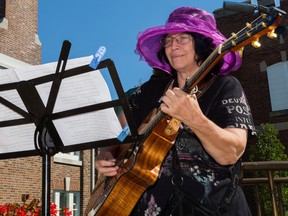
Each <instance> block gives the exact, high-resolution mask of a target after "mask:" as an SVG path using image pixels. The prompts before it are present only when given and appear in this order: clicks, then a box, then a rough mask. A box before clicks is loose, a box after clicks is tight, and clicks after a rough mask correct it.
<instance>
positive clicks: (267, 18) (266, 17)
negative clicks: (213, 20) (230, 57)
mask: <svg viewBox="0 0 288 216" xmlns="http://www.w3.org/2000/svg"><path fill="white" fill-rule="evenodd" d="M276 9H277V8H275V9H274V8H272V9H271V10H270V11H268V12H267V13H263V14H261V15H260V16H259V17H258V18H257V19H255V20H254V21H253V22H251V23H246V26H245V27H244V28H243V29H242V30H240V31H239V32H237V33H232V36H231V37H230V38H229V39H228V40H227V41H226V42H225V43H223V44H222V45H220V47H219V48H220V50H219V52H220V53H221V52H224V51H241V49H243V48H244V46H246V45H247V44H249V43H251V45H252V46H254V47H255V48H259V47H260V46H261V44H260V42H259V38H260V37H262V36H263V35H267V36H268V37H269V38H272V39H273V38H277V34H276V33H275V29H276V28H277V26H278V24H279V23H280V22H281V20H282V14H283V13H280V12H279V9H277V10H276ZM280 11H281V10H280ZM283 12H284V11H283ZM284 13H285V12H284Z"/></svg>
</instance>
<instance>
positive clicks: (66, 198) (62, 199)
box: [53, 191, 80, 216]
mask: <svg viewBox="0 0 288 216" xmlns="http://www.w3.org/2000/svg"><path fill="white" fill-rule="evenodd" d="M53 195H54V197H53V202H54V203H55V204H56V205H57V208H58V209H61V208H64V207H65V208H69V211H72V213H73V216H80V192H72V191H54V194H53ZM59 215H60V214H59V212H58V213H57V216H59Z"/></svg>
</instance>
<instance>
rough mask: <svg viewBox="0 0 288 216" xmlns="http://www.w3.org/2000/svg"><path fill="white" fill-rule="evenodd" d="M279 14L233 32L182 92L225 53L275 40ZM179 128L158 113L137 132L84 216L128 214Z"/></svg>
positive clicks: (155, 173) (275, 12) (274, 12)
mask: <svg viewBox="0 0 288 216" xmlns="http://www.w3.org/2000/svg"><path fill="white" fill-rule="evenodd" d="M279 11H280V12H279ZM281 13H283V11H281V10H279V9H277V8H272V9H271V10H269V11H268V12H267V14H262V15H261V16H259V17H258V18H257V19H255V20H254V21H253V22H251V23H247V24H246V26H245V27H244V28H243V29H242V30H240V31H239V32H238V33H233V34H232V36H231V37H230V38H229V39H227V41H226V42H224V43H223V44H221V45H219V46H218V47H217V48H216V49H215V50H214V51H213V52H212V53H211V55H210V56H209V57H208V58H207V59H206V61H205V62H203V64H202V65H201V66H200V68H199V70H198V71H197V73H196V74H195V76H193V77H192V78H191V79H189V80H187V82H186V85H185V86H184V88H183V89H182V90H183V91H185V92H187V93H188V92H190V91H191V90H192V89H194V88H195V87H197V86H198V85H200V84H201V81H202V80H204V78H205V77H207V74H209V71H210V70H211V69H212V68H213V66H214V65H215V64H216V63H217V62H218V61H219V60H220V59H221V58H222V57H223V56H224V55H225V54H226V53H227V52H231V51H232V52H242V51H243V48H244V47H245V46H246V45H247V44H249V43H251V42H252V43H256V42H258V39H259V38H260V37H262V36H263V35H265V34H267V36H268V37H271V38H275V37H277V35H276V34H275V32H274V30H275V29H276V27H277V26H278V24H279V23H280V21H281V20H282V15H281ZM284 13H285V12H284ZM256 45H257V43H256ZM179 126H180V122H179V121H178V120H177V119H173V118H172V119H170V117H169V116H168V115H167V114H164V113H162V112H161V111H158V112H157V113H156V115H154V116H153V118H152V120H150V121H149V122H148V123H147V124H145V126H144V127H143V128H141V130H140V131H139V134H144V135H145V136H144V137H145V138H144V140H143V141H142V142H139V143H134V144H133V151H132V152H131V154H130V156H129V158H128V159H127V160H125V161H123V162H121V164H120V165H119V172H118V174H117V176H114V177H103V178H100V179H99V180H98V184H97V185H96V188H95V190H94V192H93V194H92V196H91V198H90V201H89V204H88V207H87V208H86V215H88V216H94V215H97V216H115V215H117V216H120V215H123V216H125V215H126V216H127V215H129V214H130V213H131V211H132V210H133V208H134V206H135V205H136V203H137V202H138V200H139V199H140V197H141V195H142V194H143V193H144V192H145V190H147V188H149V187H150V186H152V185H153V184H154V183H155V182H156V181H157V179H158V174H159V170H160V167H161V164H162V162H163V160H164V158H165V156H166V155H167V153H168V152H169V150H170V149H171V147H172V146H173V142H174V140H175V138H176V137H177V134H178V129H179ZM156 143H157V144H156ZM131 145H132V144H131ZM126 149H129V147H127V148H126ZM99 182H100V183H99Z"/></svg>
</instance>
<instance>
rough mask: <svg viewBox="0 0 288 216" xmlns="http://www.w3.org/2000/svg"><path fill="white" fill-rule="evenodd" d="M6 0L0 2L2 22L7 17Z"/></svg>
mask: <svg viewBox="0 0 288 216" xmlns="http://www.w3.org/2000/svg"><path fill="white" fill-rule="evenodd" d="M5 10H6V0H0V22H1V20H2V19H3V18H4V17H5Z"/></svg>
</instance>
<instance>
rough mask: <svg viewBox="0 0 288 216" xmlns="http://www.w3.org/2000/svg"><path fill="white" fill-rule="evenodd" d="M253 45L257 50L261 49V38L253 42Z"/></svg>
mask: <svg viewBox="0 0 288 216" xmlns="http://www.w3.org/2000/svg"><path fill="white" fill-rule="evenodd" d="M251 45H252V46H253V47H255V48H259V47H261V43H260V42H259V38H257V39H256V40H254V41H252V43H251Z"/></svg>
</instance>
